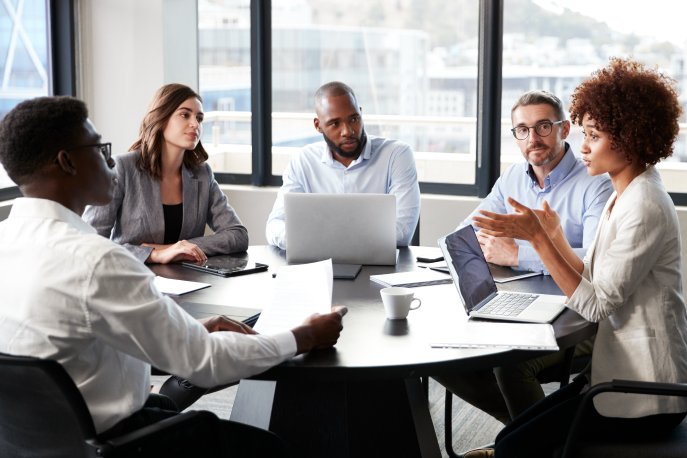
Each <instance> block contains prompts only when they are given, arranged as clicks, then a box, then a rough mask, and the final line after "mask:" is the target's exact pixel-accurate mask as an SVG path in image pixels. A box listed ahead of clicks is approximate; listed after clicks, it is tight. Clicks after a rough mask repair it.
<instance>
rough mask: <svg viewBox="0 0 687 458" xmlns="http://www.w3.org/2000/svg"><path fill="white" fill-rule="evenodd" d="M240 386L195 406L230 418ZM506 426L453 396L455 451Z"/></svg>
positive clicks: (438, 410)
mask: <svg viewBox="0 0 687 458" xmlns="http://www.w3.org/2000/svg"><path fill="white" fill-rule="evenodd" d="M166 379H167V377H151V380H152V383H153V384H155V385H158V384H161V383H162V382H164V381H165V380H166ZM557 388H558V384H557V383H550V384H548V385H544V392H545V393H546V394H547V395H548V394H550V393H553V392H554V391H555V390H556V389H557ZM237 389H238V386H233V387H231V388H227V389H226V390H223V391H218V392H217V393H212V394H209V395H207V396H203V397H202V398H201V399H200V400H199V401H198V402H196V403H195V404H194V405H193V406H192V409H194V410H209V411H210V412H214V413H215V414H216V415H217V416H218V417H219V418H224V419H227V420H228V419H229V417H230V415H231V408H232V407H233V405H234V398H235V397H236V390H237ZM445 392H446V390H445V389H444V387H442V386H441V385H439V384H438V383H436V382H435V381H434V380H432V379H430V384H429V410H430V413H431V415H432V421H433V423H434V431H435V432H436V435H437V441H439V445H440V446H441V453H442V456H443V457H448V455H446V452H445V449H444V393H445ZM502 427H503V425H502V424H501V423H499V422H498V421H496V420H494V419H493V418H492V417H490V416H489V415H487V414H485V413H484V412H482V411H480V410H477V409H475V408H474V407H472V406H471V405H469V404H467V403H465V402H463V401H462V400H461V399H458V398H456V397H455V396H454V397H453V450H454V451H456V452H460V451H466V450H470V449H472V448H475V447H479V446H481V445H485V444H489V443H491V442H493V441H494V438H495V437H496V435H497V434H498V432H499V431H500V430H501V428H502Z"/></svg>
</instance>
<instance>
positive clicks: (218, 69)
mask: <svg viewBox="0 0 687 458" xmlns="http://www.w3.org/2000/svg"><path fill="white" fill-rule="evenodd" d="M250 46H251V45H250V0H213V1H211V0H199V1H198V48H199V49H198V60H199V62H200V68H199V85H200V95H201V97H203V102H204V104H203V109H204V111H205V121H204V125H203V137H202V142H203V146H204V147H205V149H206V150H207V152H208V154H209V155H210V159H209V160H208V163H209V164H210V165H211V166H212V169H213V171H214V172H215V173H217V172H225V173H234V174H247V175H249V174H250V173H251V171H252V163H251V152H252V148H251V143H252V142H251V55H250Z"/></svg>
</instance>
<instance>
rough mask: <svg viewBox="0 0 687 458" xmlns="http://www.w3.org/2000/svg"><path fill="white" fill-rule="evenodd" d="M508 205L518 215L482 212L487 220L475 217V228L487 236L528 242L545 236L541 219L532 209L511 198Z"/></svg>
mask: <svg viewBox="0 0 687 458" xmlns="http://www.w3.org/2000/svg"><path fill="white" fill-rule="evenodd" d="M508 203H509V204H511V205H512V206H513V208H515V211H516V213H510V214H507V215H501V214H499V213H492V212H488V211H485V210H480V213H481V214H483V215H484V216H486V218H484V217H480V216H473V217H472V219H473V220H475V221H476V223H475V226H477V227H480V228H482V230H483V231H484V232H485V233H486V234H487V235H493V236H494V237H511V238H514V239H518V240H527V241H528V242H531V241H532V240H534V239H535V238H537V237H539V236H541V235H542V234H545V231H544V229H543V228H542V225H541V223H540V222H539V218H538V217H537V215H536V214H535V213H534V211H532V209H530V208H528V207H525V206H524V205H521V204H520V203H519V202H517V201H516V200H515V199H513V198H511V197H509V198H508Z"/></svg>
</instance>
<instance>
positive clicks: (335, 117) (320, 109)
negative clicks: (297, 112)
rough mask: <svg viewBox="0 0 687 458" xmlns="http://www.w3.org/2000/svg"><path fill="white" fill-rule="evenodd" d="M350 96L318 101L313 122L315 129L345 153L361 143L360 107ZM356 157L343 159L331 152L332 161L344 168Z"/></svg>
mask: <svg viewBox="0 0 687 458" xmlns="http://www.w3.org/2000/svg"><path fill="white" fill-rule="evenodd" d="M356 105H357V101H356V100H355V98H354V97H353V96H352V95H351V94H344V95H339V96H337V97H329V98H327V99H320V100H318V101H317V103H315V112H316V113H317V118H315V119H314V120H313V122H314V124H315V129H317V131H318V132H319V133H324V134H325V135H326V136H327V137H328V138H329V139H330V140H332V141H333V142H334V143H336V144H337V145H338V146H339V148H341V149H342V150H343V151H345V152H352V151H355V149H356V148H357V147H358V145H359V144H360V142H362V141H363V131H364V128H363V116H362V111H363V109H362V108H361V107H358V106H356ZM359 156H360V154H358V155H357V156H356V157H349V158H347V157H343V156H341V155H340V154H338V153H337V152H336V151H332V157H333V158H334V160H336V161H338V162H340V163H341V164H343V165H344V166H345V167H348V166H349V165H351V163H352V162H353V161H355V160H356V159H358V157H359Z"/></svg>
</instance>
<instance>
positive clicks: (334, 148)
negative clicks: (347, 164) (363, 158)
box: [322, 129, 367, 159]
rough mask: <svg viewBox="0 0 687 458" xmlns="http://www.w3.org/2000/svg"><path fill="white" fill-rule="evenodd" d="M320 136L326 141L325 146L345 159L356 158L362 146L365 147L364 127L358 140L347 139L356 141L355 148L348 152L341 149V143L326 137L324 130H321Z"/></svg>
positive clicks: (365, 135)
mask: <svg viewBox="0 0 687 458" xmlns="http://www.w3.org/2000/svg"><path fill="white" fill-rule="evenodd" d="M322 136H323V137H324V141H325V143H327V146H328V147H329V149H330V150H332V151H333V152H335V153H336V154H338V155H339V156H341V157H343V158H346V159H357V158H358V156H360V152H361V151H362V150H363V148H365V143H366V142H367V134H366V133H365V129H363V135H362V136H361V137H360V140H358V139H350V138H349V139H347V140H355V141H356V142H358V146H356V148H355V149H354V150H353V151H351V152H350V153H349V152H347V151H344V150H342V149H341V143H339V144H338V145H337V144H336V143H334V142H333V141H332V140H331V139H330V138H329V137H327V136H326V135H325V133H324V132H322ZM342 143H343V142H342Z"/></svg>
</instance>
